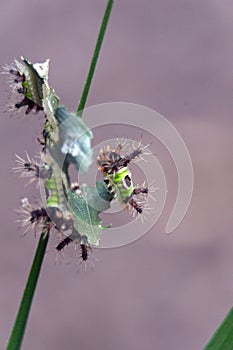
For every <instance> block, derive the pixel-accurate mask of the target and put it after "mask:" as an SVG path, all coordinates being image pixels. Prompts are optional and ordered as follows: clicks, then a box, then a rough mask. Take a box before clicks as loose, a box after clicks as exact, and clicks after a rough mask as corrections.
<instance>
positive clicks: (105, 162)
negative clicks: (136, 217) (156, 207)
mask: <svg viewBox="0 0 233 350" xmlns="http://www.w3.org/2000/svg"><path fill="white" fill-rule="evenodd" d="M122 147H123V146H122V145H121V144H119V145H118V146H117V147H116V149H115V150H111V149H110V147H107V149H106V151H104V150H102V149H101V150H100V154H99V156H98V157H97V163H98V165H99V170H100V171H101V172H102V173H103V176H104V182H105V183H106V185H107V188H108V191H109V192H110V193H113V194H114V197H115V198H118V199H119V201H120V202H121V203H123V204H125V205H126V206H128V205H130V206H131V207H133V208H134V209H135V210H136V211H137V213H140V214H141V213H142V211H143V208H142V206H141V205H140V204H138V203H137V201H136V200H135V196H137V195H139V194H141V193H142V194H147V193H148V188H147V187H139V188H135V187H134V185H133V181H132V178H131V173H130V171H129V169H128V164H129V163H130V162H131V161H132V160H133V159H135V158H136V157H138V156H139V155H140V154H142V149H141V148H140V147H138V148H137V149H135V150H133V151H132V152H131V153H130V154H128V155H126V156H122V155H121V149H122Z"/></svg>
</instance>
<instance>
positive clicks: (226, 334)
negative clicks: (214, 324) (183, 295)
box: [203, 307, 233, 350]
mask: <svg viewBox="0 0 233 350" xmlns="http://www.w3.org/2000/svg"><path fill="white" fill-rule="evenodd" d="M223 349H224V350H232V349H233V307H232V308H231V310H230V311H229V312H228V314H227V315H226V317H225V319H224V320H223V321H222V323H221V324H220V326H219V327H218V329H217V330H216V332H215V333H214V335H213V336H212V338H211V339H210V341H209V342H208V344H207V345H206V346H205V347H204V349H203V350H223Z"/></svg>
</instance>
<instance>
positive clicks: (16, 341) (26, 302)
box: [7, 227, 49, 350]
mask: <svg viewBox="0 0 233 350" xmlns="http://www.w3.org/2000/svg"><path fill="white" fill-rule="evenodd" d="M48 239H49V232H48V229H47V227H44V229H43V230H42V233H41V236H40V240H39V243H38V246H37V250H36V254H35V257H34V260H33V263H32V266H31V270H30V273H29V276H28V280H27V284H26V287H25V289H24V293H23V297H22V300H21V303H20V307H19V310H18V314H17V317H16V320H15V324H14V327H13V329H12V332H11V336H10V339H9V342H8V345H7V350H18V349H20V347H21V343H22V340H23V336H24V332H25V328H26V324H27V319H28V315H29V312H30V308H31V304H32V300H33V296H34V293H35V289H36V285H37V281H38V278H39V275H40V270H41V266H42V262H43V259H44V255H45V251H46V247H47V243H48Z"/></svg>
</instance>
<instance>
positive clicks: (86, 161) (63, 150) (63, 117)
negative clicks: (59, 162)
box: [55, 106, 93, 173]
mask: <svg viewBox="0 0 233 350" xmlns="http://www.w3.org/2000/svg"><path fill="white" fill-rule="evenodd" d="M55 118H56V120H57V122H58V129H59V142H58V144H57V145H56V147H55V148H56V153H57V154H59V153H60V154H61V158H63V159H64V158H66V162H67V163H68V164H74V165H75V167H76V168H77V169H78V170H80V171H81V172H83V173H85V172H86V171H87V170H88V168H89V166H90V165H91V163H92V153H93V152H92V149H91V139H92V138H93V135H92V132H91V131H90V130H89V129H88V128H87V127H86V125H85V124H84V122H83V120H82V119H81V118H80V117H78V116H77V115H76V114H74V113H69V112H67V110H66V108H65V107H64V106H58V107H57V109H56V111H55ZM58 147H59V149H58Z"/></svg>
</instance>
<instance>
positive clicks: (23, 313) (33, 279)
mask: <svg viewBox="0 0 233 350" xmlns="http://www.w3.org/2000/svg"><path fill="white" fill-rule="evenodd" d="M112 5H113V0H108V3H107V6H106V10H105V13H104V17H103V20H102V24H101V28H100V32H99V35H98V39H97V43H96V47H95V51H94V55H93V58H92V61H91V65H90V68H89V72H88V76H87V80H86V83H85V86H84V89H83V93H82V97H81V100H80V103H79V106H78V110H77V115H80V116H81V115H82V111H83V109H84V107H85V104H86V100H87V96H88V93H89V89H90V85H91V81H92V78H93V75H94V71H95V68H96V63H97V60H98V56H99V52H100V49H101V45H102V42H103V39H104V35H105V31H106V27H107V24H108V20H109V17H110V13H111V9H112ZM45 230H47V231H48V228H47V227H44V228H43V230H42V233H41V236H40V240H39V243H38V246H37V250H36V254H35V257H34V260H33V263H32V266H31V270H30V273H29V277H28V281H27V284H26V287H25V290H24V293H23V297H22V300H21V303H20V307H19V310H18V314H17V317H16V320H15V324H14V327H13V329H12V332H11V335H10V338H9V341H8V345H7V350H19V349H20V347H21V344H22V340H23V336H24V332H25V328H26V325H27V320H28V315H29V312H30V308H31V304H32V300H33V296H34V293H35V289H36V285H37V281H38V278H39V274H40V270H41V266H42V263H43V259H44V255H45V252H46V247H47V244H48V240H49V232H47V231H45Z"/></svg>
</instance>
